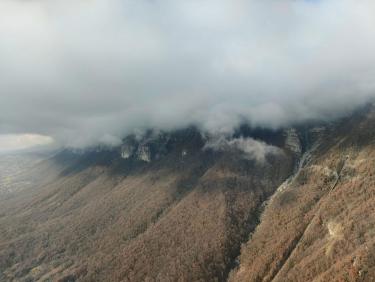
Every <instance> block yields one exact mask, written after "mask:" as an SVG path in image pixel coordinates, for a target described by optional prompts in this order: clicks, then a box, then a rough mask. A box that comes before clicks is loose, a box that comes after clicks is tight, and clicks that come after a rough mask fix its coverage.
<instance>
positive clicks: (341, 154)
mask: <svg viewBox="0 0 375 282" xmlns="http://www.w3.org/2000/svg"><path fill="white" fill-rule="evenodd" d="M374 124H375V111H374V108H371V109H368V110H367V111H366V112H365V113H360V114H357V115H355V116H353V117H351V118H348V119H345V120H344V121H342V122H341V123H340V124H338V125H337V126H335V128H333V129H332V130H331V131H330V132H328V133H326V134H325V135H324V137H323V138H322V139H321V140H320V141H319V143H318V146H317V147H315V148H314V150H312V152H311V153H310V157H309V162H308V163H306V164H305V165H304V166H303V167H302V168H301V170H300V171H298V173H297V174H296V175H295V177H294V178H293V179H292V180H291V181H289V182H288V183H286V184H285V185H283V186H282V187H281V189H279V192H277V193H276V194H275V195H274V196H273V197H272V199H271V200H270V202H269V203H268V205H267V208H266V210H265V212H264V214H263V216H262V219H261V223H260V224H259V226H258V227H257V228H256V231H255V232H254V234H253V235H252V237H251V239H250V240H249V242H248V243H247V244H246V245H245V246H244V247H243V248H242V254H241V257H240V266H239V267H238V268H237V269H236V270H235V271H233V273H232V274H231V279H230V280H231V281H373V280H374V279H375V256H374V254H375V236H374V235H375V233H374V232H375V217H374V211H375V202H374V195H375V142H374V141H375V129H374Z"/></svg>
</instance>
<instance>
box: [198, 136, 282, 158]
mask: <svg viewBox="0 0 375 282" xmlns="http://www.w3.org/2000/svg"><path fill="white" fill-rule="evenodd" d="M204 148H205V149H212V150H215V151H228V150H238V151H241V152H242V153H243V156H244V157H245V158H247V159H250V160H256V161H258V162H264V161H265V160H266V157H267V155H270V154H273V155H278V154H282V150H281V149H280V148H278V147H275V146H272V145H268V144H266V143H264V142H262V141H258V140H255V139H253V138H243V137H240V138H233V139H227V138H225V137H224V136H222V135H220V136H217V137H216V138H211V139H209V140H208V142H207V143H206V144H205V146H204Z"/></svg>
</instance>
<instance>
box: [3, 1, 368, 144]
mask: <svg viewBox="0 0 375 282" xmlns="http://www.w3.org/2000/svg"><path fill="white" fill-rule="evenodd" d="M374 27H375V2H374V1H373V0H361V1H358V0H320V1H319V0H315V1H313V0H310V1H307V0H305V1H303V0H284V1H280V0H278V1H276V0H262V1H260V0H247V1H245V0H235V1H229V0H226V1H224V0H215V1H214V0H205V1H202V0H199V1H198V0H191V1H180V0H173V1H172V0H163V1H159V0H139V1H127V0H106V1H103V0H102V1H99V0H91V1H79V0H78V1H77V0H76V1H71V0H64V1H63V0H61V1H60V0H48V1H47V0H30V1H18V0H2V1H0V134H24V133H30V134H39V135H44V136H50V137H52V138H53V139H54V140H56V141H57V142H58V143H59V144H61V145H64V146H73V147H85V146H92V145H95V144H101V143H105V144H110V145H116V144H119V143H120V142H121V139H122V138H123V137H124V136H125V135H126V134H130V133H134V132H140V131H142V130H146V129H149V128H152V129H159V130H171V129H177V128H181V127H185V126H190V125H195V126H197V127H199V128H200V129H202V130H204V131H208V132H213V133H215V134H217V133H230V132H232V131H233V130H234V128H235V127H236V126H238V125H239V124H240V123H244V122H246V123H249V124H250V125H253V126H262V127H267V128H279V127H283V126H290V125H292V124H294V123H301V122H304V121H310V120H330V119H333V118H336V117H339V116H341V115H345V114H347V113H349V112H350V111H352V110H354V109H355V108H356V107H358V106H360V105H362V104H364V103H366V102H369V101H371V100H372V99H373V98H374V97H375V80H374V77H375V52H374V51H373V50H375V28H374Z"/></svg>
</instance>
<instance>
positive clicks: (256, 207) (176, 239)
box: [0, 129, 297, 281]
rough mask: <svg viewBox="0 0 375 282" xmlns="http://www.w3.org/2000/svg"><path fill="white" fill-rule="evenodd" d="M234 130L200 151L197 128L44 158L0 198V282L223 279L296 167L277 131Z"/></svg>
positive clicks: (202, 142)
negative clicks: (25, 184)
mask: <svg viewBox="0 0 375 282" xmlns="http://www.w3.org/2000/svg"><path fill="white" fill-rule="evenodd" d="M236 134H238V135H237V136H235V137H233V138H238V141H236V142H231V141H228V140H224V141H222V140H221V141H220V142H216V141H215V142H211V143H212V144H215V145H214V146H209V147H208V146H206V144H207V143H208V142H209V140H208V139H207V137H204V136H202V135H201V134H200V133H199V132H198V131H197V130H195V129H187V130H181V131H177V132H173V133H157V134H149V135H146V136H144V137H143V138H142V139H139V138H136V137H134V136H130V137H129V138H127V139H125V140H124V144H123V146H121V147H120V148H117V149H114V150H105V149H95V150H92V151H88V152H80V153H75V152H69V151H64V152H61V153H60V154H58V155H56V156H55V157H54V158H52V159H50V160H47V161H45V162H42V163H41V164H39V165H38V166H37V167H35V168H34V169H33V171H30V172H29V173H30V174H29V175H30V176H31V175H33V176H34V177H36V176H35V175H39V176H42V177H41V178H39V179H36V180H35V181H36V184H35V185H34V186H33V187H31V188H28V189H25V190H24V191H22V193H17V194H14V195H12V196H11V197H10V198H8V199H7V200H6V201H2V200H0V202H1V204H0V246H1V247H0V280H4V281H38V280H40V281H43V280H48V279H49V280H53V281H59V280H60V281H173V280H178V279H180V280H183V281H225V280H226V278H227V276H228V273H229V271H230V270H231V269H232V268H233V266H234V264H235V260H236V258H237V256H238V255H239V253H240V246H241V244H242V243H243V242H246V241H247V239H248V234H249V233H250V232H252V231H253V230H254V228H255V227H256V225H257V224H258V217H259V213H260V210H261V209H262V204H263V202H264V201H265V200H266V199H267V198H269V197H270V195H272V194H273V193H274V191H275V190H276V188H277V187H278V186H279V185H280V184H281V183H282V182H283V181H284V180H285V179H286V178H288V177H289V176H290V174H291V173H292V172H293V169H294V167H295V166H296V160H297V157H296V154H295V152H294V151H293V150H291V149H290V144H289V143H290V142H286V139H287V137H288V136H289V135H288V134H287V133H285V132H282V131H277V132H267V131H265V130H258V131H251V130H249V129H248V131H243V132H242V133H241V132H239V133H236ZM249 136H252V137H253V139H249ZM254 138H255V139H257V140H256V141H254ZM267 138H268V139H270V140H273V142H272V143H271V142H269V141H267ZM236 140H237V139H236ZM211 141H212V140H211ZM266 142H268V144H266ZM254 145H256V146H258V147H257V148H265V150H264V152H263V153H264V156H263V157H264V158H261V159H259V156H257V157H255V156H253V153H254V152H253V150H252V149H251V148H252V147H251V146H254ZM267 148H268V149H269V148H272V150H271V149H270V150H268V149H267ZM266 149H267V150H266ZM36 178H37V177H36Z"/></svg>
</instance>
